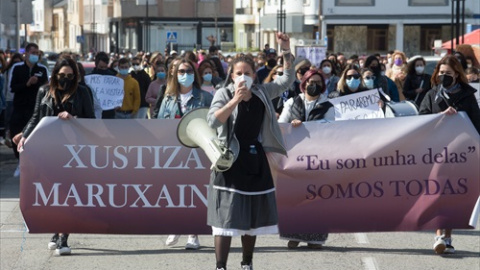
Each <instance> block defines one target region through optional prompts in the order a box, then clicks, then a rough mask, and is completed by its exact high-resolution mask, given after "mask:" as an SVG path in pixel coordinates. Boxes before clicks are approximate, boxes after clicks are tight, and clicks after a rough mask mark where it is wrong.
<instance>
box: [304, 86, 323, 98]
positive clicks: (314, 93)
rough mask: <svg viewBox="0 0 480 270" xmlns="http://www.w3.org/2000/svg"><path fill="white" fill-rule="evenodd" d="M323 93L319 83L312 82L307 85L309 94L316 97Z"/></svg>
mask: <svg viewBox="0 0 480 270" xmlns="http://www.w3.org/2000/svg"><path fill="white" fill-rule="evenodd" d="M321 93H322V87H321V86H320V85H318V84H310V85H308V86H307V94H308V95H309V96H311V97H316V96H318V95H320V94H321Z"/></svg>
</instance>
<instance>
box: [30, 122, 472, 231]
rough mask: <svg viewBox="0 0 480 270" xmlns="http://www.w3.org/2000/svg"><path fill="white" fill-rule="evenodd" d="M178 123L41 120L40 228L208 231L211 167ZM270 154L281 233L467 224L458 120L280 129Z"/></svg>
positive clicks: (35, 198) (464, 130) (36, 205)
mask: <svg viewBox="0 0 480 270" xmlns="http://www.w3.org/2000/svg"><path fill="white" fill-rule="evenodd" d="M177 124H178V120H94V119H73V120H71V121H62V120H59V119H57V118H55V117H48V118H45V119H43V120H42V121H41V122H40V124H39V126H38V127H37V129H36V130H35V131H34V132H33V133H32V135H31V136H30V138H29V139H28V141H27V143H26V145H25V150H24V152H23V153H22V154H21V182H20V207H21V210H22V213H23V215H24V219H25V221H26V223H27V226H28V228H29V230H30V232H32V233H46V232H56V231H63V232H72V233H115V234H170V233H175V234H191V233H198V234H204V233H205V234H210V233H211V230H210V228H209V227H208V226H207V225H206V204H207V197H208V189H207V187H208V181H209V174H210V171H209V167H210V162H209V161H208V159H207V157H206V156H205V154H204V153H203V151H202V150H200V149H190V148H185V147H183V146H181V145H180V143H179V142H178V140H177V139H176V126H177ZM282 129H283V130H284V136H285V140H286V143H287V146H288V149H287V150H288V153H289V156H288V158H286V157H280V156H277V155H272V156H271V158H273V159H274V160H275V162H274V163H273V164H274V166H272V168H273V173H274V177H275V178H276V183H277V203H278V211H279V218H280V220H279V225H280V230H281V231H282V232H327V231H329V232H358V231H398V230H403V231H410V230H423V229H434V228H437V227H453V228H467V227H468V219H469V218H470V215H471V213H472V209H473V207H474V205H475V201H476V200H477V198H478V195H479V181H478V180H479V179H480V175H479V174H480V172H479V167H478V164H479V161H480V155H479V136H478V133H476V131H475V129H474V128H473V126H472V124H471V123H470V122H469V121H468V120H465V119H463V118H462V116H461V115H458V116H450V117H445V116H441V115H430V116H417V117H404V118H393V119H373V120H361V121H342V122H335V123H325V124H321V123H313V122H311V123H305V125H302V126H300V127H298V128H291V127H290V125H289V124H285V125H282Z"/></svg>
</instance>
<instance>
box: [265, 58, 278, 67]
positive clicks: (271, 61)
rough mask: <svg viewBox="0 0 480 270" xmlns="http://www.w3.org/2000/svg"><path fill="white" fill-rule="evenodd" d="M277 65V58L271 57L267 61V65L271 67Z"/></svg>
mask: <svg viewBox="0 0 480 270" xmlns="http://www.w3.org/2000/svg"><path fill="white" fill-rule="evenodd" d="M276 65H277V60H275V59H269V60H268V61H267V66H268V68H270V69H272V68H274V67H275V66H276Z"/></svg>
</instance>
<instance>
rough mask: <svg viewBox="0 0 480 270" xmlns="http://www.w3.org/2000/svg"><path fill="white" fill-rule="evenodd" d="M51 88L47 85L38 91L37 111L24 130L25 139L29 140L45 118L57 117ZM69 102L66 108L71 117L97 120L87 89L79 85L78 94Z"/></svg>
mask: <svg viewBox="0 0 480 270" xmlns="http://www.w3.org/2000/svg"><path fill="white" fill-rule="evenodd" d="M49 88H50V87H49V86H48V85H45V86H42V87H41V88H40V89H39V90H38V95H37V99H36V103H35V110H34V112H33V115H32V118H30V121H28V124H27V125H26V126H25V128H24V129H23V137H25V138H27V137H28V136H29V135H30V133H32V131H33V130H34V129H35V127H36V126H37V124H38V123H39V122H40V120H41V119H42V118H43V117H45V116H55V111H54V98H53V97H52V96H51V95H49V94H48V91H49ZM67 102H68V103H69V106H64V107H65V108H66V111H68V112H69V113H70V114H71V115H73V116H76V117H78V118H95V112H94V109H93V104H92V100H91V97H90V95H89V93H88V90H87V89H86V88H85V87H83V86H81V85H79V86H78V89H77V91H76V93H75V94H74V95H73V96H72V97H70V99H69V100H68V101H67Z"/></svg>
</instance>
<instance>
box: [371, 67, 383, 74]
mask: <svg viewBox="0 0 480 270" xmlns="http://www.w3.org/2000/svg"><path fill="white" fill-rule="evenodd" d="M370 69H371V70H372V71H373V73H375V74H377V75H378V74H380V72H382V69H381V68H380V66H375V67H370Z"/></svg>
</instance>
